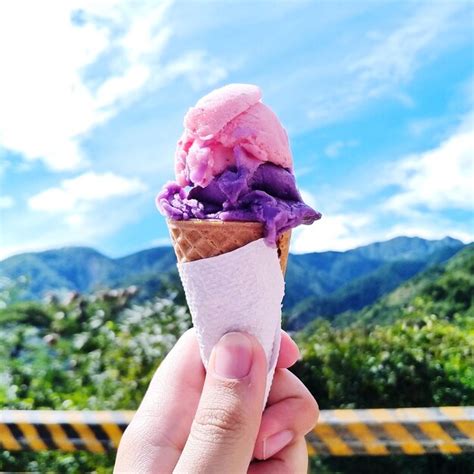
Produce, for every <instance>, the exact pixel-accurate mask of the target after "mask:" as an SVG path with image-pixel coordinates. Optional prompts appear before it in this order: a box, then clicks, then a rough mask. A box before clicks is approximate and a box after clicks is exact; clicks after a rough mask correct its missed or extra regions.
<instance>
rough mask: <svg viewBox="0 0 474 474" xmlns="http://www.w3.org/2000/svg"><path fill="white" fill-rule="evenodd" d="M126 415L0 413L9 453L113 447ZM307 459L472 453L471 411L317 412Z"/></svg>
mask: <svg viewBox="0 0 474 474" xmlns="http://www.w3.org/2000/svg"><path fill="white" fill-rule="evenodd" d="M133 414H134V412H132V411H56V410H3V411H0V448H1V449H6V450H9V451H21V450H34V451H42V450H50V449H59V450H63V451H77V450H87V451H91V452H94V453H103V452H106V451H109V450H113V449H116V448H117V447H118V445H119V442H120V438H121V436H122V434H123V432H124V430H125V428H126V427H127V425H128V424H129V423H130V421H131V419H132V417H133ZM307 440H308V452H309V453H310V454H311V455H330V456H354V455H372V456H384V455H390V454H404V455H420V454H429V453H443V454H460V453H467V452H474V407H440V408H397V409H371V410H323V411H321V415H320V418H319V422H318V425H317V427H316V428H315V429H314V431H312V432H311V433H310V434H309V435H308V436H307Z"/></svg>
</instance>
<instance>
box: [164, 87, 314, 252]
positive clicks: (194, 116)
mask: <svg viewBox="0 0 474 474" xmlns="http://www.w3.org/2000/svg"><path fill="white" fill-rule="evenodd" d="M261 98H262V94H261V91H260V89H259V88H258V87H257V86H254V85H250V84H230V85H227V86H225V87H222V88H220V89H216V90H214V91H213V92H211V93H210V94H208V95H206V96H204V97H203V98H202V99H200V100H199V101H198V102H197V104H196V105H195V106H194V107H192V108H190V109H189V111H188V113H187V114H186V116H185V118H184V127H185V130H184V132H183V135H182V136H181V138H180V140H179V141H178V145H177V148H176V156H175V158H176V162H175V171H176V182H175V183H168V184H167V185H165V187H164V188H163V190H162V191H161V192H160V194H159V195H158V197H157V205H158V208H159V209H160V211H161V212H162V213H163V214H164V215H166V216H167V217H168V218H170V219H176V220H187V219H220V220H227V221H252V222H256V221H257V222H262V223H263V224H264V226H265V237H266V240H267V242H268V243H269V244H272V245H274V244H275V242H276V239H277V237H278V235H280V234H281V233H282V232H284V231H286V230H288V229H291V228H293V227H296V226H297V225H299V224H311V223H313V222H314V221H315V220H317V219H319V218H320V217H321V214H319V213H318V212H317V211H315V210H314V209H312V208H311V207H309V206H308V205H306V204H305V203H304V202H303V200H302V198H301V195H300V193H299V192H298V189H297V187H296V182H295V177H294V175H293V161H292V156H291V151H290V146H289V142H288V136H287V134H286V131H285V129H284V128H283V127H282V125H281V124H280V121H279V120H278V118H277V116H276V115H275V114H274V113H273V112H272V111H271V110H270V108H269V107H267V106H266V105H265V104H263V103H262V102H261ZM187 186H191V189H190V190H189V192H188V191H186V190H185V189H184V188H186V187H187Z"/></svg>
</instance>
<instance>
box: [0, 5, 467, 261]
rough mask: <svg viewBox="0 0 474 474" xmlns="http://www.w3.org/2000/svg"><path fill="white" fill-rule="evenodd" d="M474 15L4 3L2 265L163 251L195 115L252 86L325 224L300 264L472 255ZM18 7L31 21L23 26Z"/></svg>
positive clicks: (419, 8) (421, 9)
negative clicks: (165, 209)
mask: <svg viewBox="0 0 474 474" xmlns="http://www.w3.org/2000/svg"><path fill="white" fill-rule="evenodd" d="M473 10H474V7H473V4H472V2H463V1H461V0H456V1H454V0H453V1H451V2H449V1H442V2H441V1H439V2H436V1H429V2H428V1H427V2H414V1H403V2H402V1H400V2H383V1H371V2H364V1H357V2H348V1H347V2H329V1H326V2H321V1H319V2H317V1H308V2H306V1H286V2H267V1H260V2H247V1H243V2H230V1H221V2H207V1H206V2H205V1H200V2H198V1H193V2H191V1H172V0H170V1H164V2H157V1H136V2H129V1H118V0H95V1H72V2H62V1H49V0H45V1H42V2H33V3H32V2H26V1H23V0H19V1H15V2H2V3H1V4H0V64H1V65H2V74H1V76H0V179H1V181H0V226H1V228H0V258H1V257H5V256H8V255H12V254H14V253H19V252H23V251H30V250H42V249H45V248H51V247H59V246H64V245H90V246H94V247H96V248H97V249H99V250H101V251H103V252H105V253H106V254H108V255H111V256H119V255H124V254H127V253H130V252H133V251H136V250H139V249H142V248H147V247H151V246H154V245H163V244H165V243H167V242H169V241H168V236H167V229H166V225H165V222H164V219H163V218H162V217H161V216H160V215H159V214H158V212H157V211H156V209H155V207H154V196H155V195H156V193H157V192H158V191H159V189H160V188H161V186H162V185H163V183H164V182H166V181H167V180H169V179H171V178H172V176H173V152H174V146H175V143H176V140H177V139H178V137H179V135H180V133H181V129H182V117H183V115H184V113H185V112H186V110H187V108H188V107H189V106H191V105H193V104H194V103H195V102H196V100H197V99H198V98H199V97H201V96H202V95H204V94H205V93H207V92H209V91H210V90H212V89H213V88H215V87H219V86H222V85H224V84H227V83H230V82H246V83H254V84H258V85H259V86H260V87H261V88H262V90H263V100H264V102H266V103H267V104H268V105H270V106H271V107H272V108H273V110H274V111H275V112H276V113H277V115H278V116H279V117H280V119H281V121H282V122H283V124H284V126H285V127H286V128H287V130H288V132H289V135H290V140H291V145H292V150H293V154H294V162H295V170H296V174H297V181H298V184H299V186H300V188H301V190H302V193H303V195H304V197H305V199H306V200H307V201H308V202H309V203H310V204H313V205H314V206H315V207H316V208H317V209H318V210H320V211H321V212H322V213H323V216H324V217H323V219H322V220H321V221H319V222H317V223H315V224H314V225H313V226H311V227H302V228H300V229H298V230H296V231H295V233H294V237H293V241H292V250H293V251H295V252H309V251H320V250H328V249H336V250H344V249H348V248H351V247H354V246H357V245H362V244H365V243H369V242H373V241H376V240H386V239H388V238H391V237H394V236H397V235H411V236H413V235H419V236H421V237H425V238H441V237H444V236H446V235H451V236H453V237H457V238H460V239H462V240H464V241H465V242H468V241H472V240H473V235H474V220H473V202H474V195H473V188H474V186H473V183H474V173H473V161H474V160H473V157H474V139H473V134H472V131H473V124H474V113H473V105H474V64H473V63H474V38H473V33H472V31H471V30H470V27H471V26H472V18H473V15H474V11H473ZM25 11H29V14H28V15H25Z"/></svg>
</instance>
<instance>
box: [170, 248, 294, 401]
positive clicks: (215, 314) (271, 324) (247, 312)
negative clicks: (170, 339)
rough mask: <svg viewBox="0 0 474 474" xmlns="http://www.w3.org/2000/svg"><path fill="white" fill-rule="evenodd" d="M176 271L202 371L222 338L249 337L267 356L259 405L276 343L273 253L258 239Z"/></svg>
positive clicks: (279, 284)
mask: <svg viewBox="0 0 474 474" xmlns="http://www.w3.org/2000/svg"><path fill="white" fill-rule="evenodd" d="M178 270H179V275H180V277H181V281H182V283H183V287H184V291H185V293H186V300H187V302H188V306H189V309H190V311H191V316H192V319H193V324H194V327H195V328H196V332H197V337H198V341H199V347H200V351H201V357H202V360H203V363H204V366H205V367H206V368H207V364H208V361H209V357H210V355H211V351H212V348H213V347H214V346H215V345H216V343H217V342H218V341H219V339H220V338H221V337H222V336H223V335H224V334H226V333H228V332H232V331H241V332H247V333H249V334H253V335H254V336H255V337H257V339H258V340H259V342H260V343H261V345H262V347H263V349H264V350H265V354H266V356H267V364H268V368H269V370H268V375H267V385H266V391H265V400H264V404H265V403H266V400H267V398H268V393H269V392H270V387H271V384H272V380H273V374H274V372H275V366H276V362H277V359H278V353H279V351H280V339H281V333H280V328H281V302H282V299H283V295H284V287H285V282H284V279H283V275H282V273H281V268H280V263H279V260H278V255H277V250H276V249H273V248H270V247H269V246H268V245H267V244H265V242H264V240H263V239H260V240H256V241H254V242H251V243H250V244H247V245H245V246H244V247H241V248H239V249H237V250H234V251H232V252H228V253H226V254H223V255H219V256H217V257H210V258H205V259H201V260H197V261H195V262H186V263H178Z"/></svg>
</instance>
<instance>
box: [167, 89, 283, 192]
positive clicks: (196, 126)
mask: <svg viewBox="0 0 474 474" xmlns="http://www.w3.org/2000/svg"><path fill="white" fill-rule="evenodd" d="M261 98H262V94H261V91H260V89H259V88H258V87H257V86H253V85H250V84H229V85H228V86H225V87H222V88H221V89H217V90H215V91H213V92H211V93H210V94H208V95H206V96H204V97H203V98H202V99H200V100H199V101H198V102H197V104H196V105H195V106H194V107H192V108H190V109H189V111H188V113H187V114H186V116H185V117H184V126H185V130H184V133H183V135H182V137H181V139H180V140H179V142H178V146H177V149H176V180H177V182H178V184H179V185H180V186H187V185H190V184H193V185H197V186H202V187H205V186H207V185H208V184H209V182H210V181H211V179H213V178H214V177H215V176H217V175H219V174H220V173H222V172H223V171H224V170H225V169H226V168H228V167H229V166H233V165H235V164H236V162H235V154H234V153H233V150H234V148H235V147H236V146H239V147H240V148H241V149H242V150H244V151H245V152H247V153H248V154H249V155H251V156H252V157H253V158H255V159H256V160H258V161H259V162H266V161H268V162H271V163H274V164H275V165H278V166H282V167H283V168H289V169H291V167H292V158H291V152H290V146H289V143H288V136H287V134H286V131H285V129H284V128H283V127H282V126H281V124H280V121H279V120H278V118H277V116H276V115H275V114H274V113H273V112H272V111H271V110H270V109H269V108H268V107H267V106H266V105H265V104H263V103H262V102H260V99H261ZM257 164H259V163H255V165H257Z"/></svg>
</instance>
